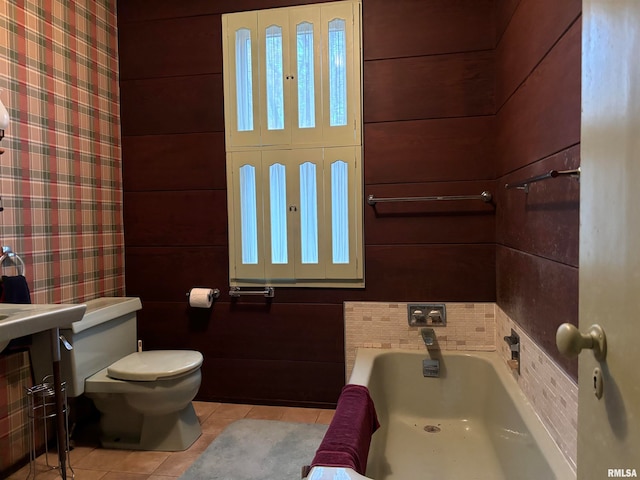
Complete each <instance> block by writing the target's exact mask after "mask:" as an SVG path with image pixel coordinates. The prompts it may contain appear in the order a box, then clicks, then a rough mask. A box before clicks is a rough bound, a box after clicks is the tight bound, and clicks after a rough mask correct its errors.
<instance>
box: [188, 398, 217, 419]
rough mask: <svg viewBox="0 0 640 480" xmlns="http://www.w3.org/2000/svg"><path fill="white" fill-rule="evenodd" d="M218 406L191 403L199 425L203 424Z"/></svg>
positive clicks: (207, 403) (214, 403)
mask: <svg viewBox="0 0 640 480" xmlns="http://www.w3.org/2000/svg"><path fill="white" fill-rule="evenodd" d="M219 406H220V403H218V402H193V408H194V410H195V411H196V416H197V417H198V420H200V423H201V424H202V423H204V421H205V420H206V419H207V418H209V415H211V414H212V413H213V412H214V411H215V410H216V408H218V407H219Z"/></svg>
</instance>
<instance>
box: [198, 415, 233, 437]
mask: <svg viewBox="0 0 640 480" xmlns="http://www.w3.org/2000/svg"><path fill="white" fill-rule="evenodd" d="M235 421H236V419H235V418H224V417H218V416H216V415H210V416H209V418H208V419H207V421H206V422H204V423H203V424H202V425H201V427H202V433H203V434H207V435H210V436H213V438H215V437H217V436H218V435H220V432H222V430H224V429H225V428H227V427H228V426H229V425H230V424H232V423H233V422H235Z"/></svg>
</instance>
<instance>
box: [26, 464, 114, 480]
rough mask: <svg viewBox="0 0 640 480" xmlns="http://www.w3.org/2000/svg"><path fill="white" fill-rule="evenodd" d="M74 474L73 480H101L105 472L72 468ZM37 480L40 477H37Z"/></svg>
mask: <svg viewBox="0 0 640 480" xmlns="http://www.w3.org/2000/svg"><path fill="white" fill-rule="evenodd" d="M73 472H74V474H75V477H74V480H102V478H104V476H105V475H106V474H107V472H102V471H100V470H85V469H83V468H75V467H74V468H73ZM37 478H38V480H39V479H40V477H37ZM67 480H71V475H67Z"/></svg>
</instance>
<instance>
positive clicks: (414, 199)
mask: <svg viewBox="0 0 640 480" xmlns="http://www.w3.org/2000/svg"><path fill="white" fill-rule="evenodd" d="M492 198H493V196H492V195H491V193H490V192H488V191H486V190H485V191H484V192H482V193H481V194H480V195H437V196H432V197H390V198H376V197H374V196H373V195H369V196H368V197H367V203H368V204H369V205H371V206H372V207H373V206H375V205H376V203H388V202H433V201H440V200H482V201H483V202H485V203H489V202H490V201H491V199H492Z"/></svg>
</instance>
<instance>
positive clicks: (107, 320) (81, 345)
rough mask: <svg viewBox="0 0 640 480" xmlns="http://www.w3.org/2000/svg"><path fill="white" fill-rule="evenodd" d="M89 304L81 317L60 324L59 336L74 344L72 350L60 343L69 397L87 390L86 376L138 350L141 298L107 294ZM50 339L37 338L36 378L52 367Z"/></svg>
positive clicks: (33, 350) (61, 367) (35, 348)
mask: <svg viewBox="0 0 640 480" xmlns="http://www.w3.org/2000/svg"><path fill="white" fill-rule="evenodd" d="M86 305H87V311H86V312H85V314H84V317H83V318H82V320H80V321H78V322H73V323H71V324H69V325H65V326H62V327H60V335H63V336H64V338H65V339H66V340H67V342H69V343H70V344H71V346H72V347H73V349H72V350H71V351H69V350H67V349H66V348H65V347H64V345H61V346H60V357H61V358H60V370H61V375H62V379H63V381H65V382H66V388H67V395H68V396H70V397H77V396H79V395H81V394H82V393H84V381H85V379H87V378H88V377H90V376H91V375H93V374H95V373H97V372H99V371H100V370H102V369H103V368H106V367H108V366H109V365H111V364H112V363H113V362H115V361H116V360H119V359H121V358H122V357H124V356H126V355H128V354H130V353H133V352H135V351H136V350H137V343H138V340H137V329H136V312H137V311H138V310H140V309H141V308H142V303H141V302H140V299H139V298H136V297H104V298H97V299H95V300H90V301H88V302H86ZM49 338H50V337H49V336H48V335H44V336H39V337H38V338H34V345H33V346H32V356H33V357H34V358H33V362H34V372H35V374H36V381H40V379H41V377H39V375H41V376H44V375H45V374H47V373H50V370H51V368H50V365H51V348H50V339H49ZM36 357H37V358H36Z"/></svg>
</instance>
